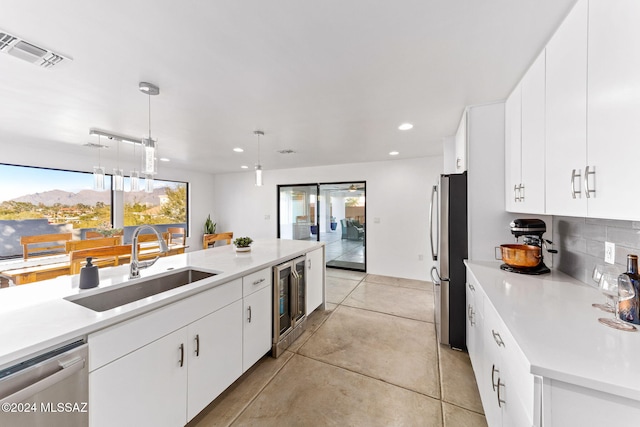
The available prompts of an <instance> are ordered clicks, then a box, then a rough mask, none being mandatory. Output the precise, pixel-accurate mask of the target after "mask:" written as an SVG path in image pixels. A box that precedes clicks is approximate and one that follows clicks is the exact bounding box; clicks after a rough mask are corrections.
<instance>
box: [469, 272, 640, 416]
mask: <svg viewBox="0 0 640 427" xmlns="http://www.w3.org/2000/svg"><path fill="white" fill-rule="evenodd" d="M466 265H467V304H468V307H467V346H468V347H469V355H470V358H471V362H472V365H473V368H474V372H475V374H476V379H477V382H478V388H479V391H480V395H481V398H482V402H483V406H484V408H485V414H486V416H487V422H488V424H489V425H490V426H494V425H534V426H540V425H544V426H545V427H547V426H574V425H575V426H579V425H615V424H616V423H620V424H621V425H623V424H624V422H625V420H627V421H628V420H632V419H636V420H637V419H639V417H640V364H639V363H638V356H639V355H640V332H623V331H618V330H615V329H612V328H609V327H607V326H605V325H602V324H600V323H599V322H598V318H599V317H611V316H612V314H610V313H605V312H602V311H600V310H597V309H595V308H593V307H591V304H592V303H594V302H603V301H604V295H602V294H601V293H600V292H599V290H598V289H596V288H593V287H590V286H587V285H585V284H584V283H581V282H579V281H577V280H575V279H573V278H571V277H569V276H567V275H565V274H563V273H560V272H557V271H552V272H551V273H550V274H546V275H540V276H530V275H521V274H516V273H509V272H505V271H502V270H500V269H499V265H500V264H499V263H497V262H477V261H466Z"/></svg>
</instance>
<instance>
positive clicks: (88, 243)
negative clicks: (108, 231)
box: [65, 236, 122, 253]
mask: <svg viewBox="0 0 640 427" xmlns="http://www.w3.org/2000/svg"><path fill="white" fill-rule="evenodd" d="M121 244H122V236H114V237H102V238H100V239H90V240H69V241H68V242H66V243H65V250H66V252H67V253H70V252H73V251H79V250H80V249H91V248H99V247H102V246H118V245H121Z"/></svg>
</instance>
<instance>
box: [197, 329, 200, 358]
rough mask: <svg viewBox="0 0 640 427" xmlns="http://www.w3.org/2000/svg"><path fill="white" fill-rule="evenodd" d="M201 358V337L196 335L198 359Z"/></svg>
mask: <svg viewBox="0 0 640 427" xmlns="http://www.w3.org/2000/svg"><path fill="white" fill-rule="evenodd" d="M199 356H200V335H198V334H196V357H199Z"/></svg>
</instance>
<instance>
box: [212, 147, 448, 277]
mask: <svg viewBox="0 0 640 427" xmlns="http://www.w3.org/2000/svg"><path fill="white" fill-rule="evenodd" d="M442 164H443V159H442V157H440V156H438V157H423V158H418V159H408V160H390V161H384V162H372V163H356V164H345V165H333V166H319V167H312V168H298V169H279V170H265V171H264V183H265V185H264V186H263V187H256V186H254V177H253V173H252V172H245V173H230V174H218V175H215V182H214V191H213V194H215V206H216V208H215V221H217V222H218V230H219V231H221V232H222V231H233V233H234V235H235V236H250V237H252V238H254V239H256V238H273V237H276V236H277V185H284V184H307V183H319V182H345V181H366V183H367V200H366V203H367V207H366V209H367V219H366V222H367V272H368V273H372V274H381V275H387V276H397V277H404V278H409V279H420V280H428V272H429V269H430V268H431V266H432V263H431V261H430V260H431V254H430V249H429V247H428V245H429V243H428V215H429V212H428V210H429V195H430V189H431V186H432V185H433V184H434V183H435V182H436V179H437V177H438V175H439V174H440V173H441V172H442ZM212 217H213V215H212ZM376 218H378V219H379V222H376V221H375V219H376ZM420 254H421V255H422V256H423V260H422V261H419V260H418V255H420Z"/></svg>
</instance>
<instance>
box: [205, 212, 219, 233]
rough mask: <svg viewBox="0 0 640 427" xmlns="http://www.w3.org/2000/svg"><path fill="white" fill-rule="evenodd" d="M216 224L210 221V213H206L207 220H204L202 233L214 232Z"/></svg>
mask: <svg viewBox="0 0 640 427" xmlns="http://www.w3.org/2000/svg"><path fill="white" fill-rule="evenodd" d="M215 232H216V224H215V223H214V222H213V221H211V214H209V215H207V220H206V221H205V222H204V234H215Z"/></svg>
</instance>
